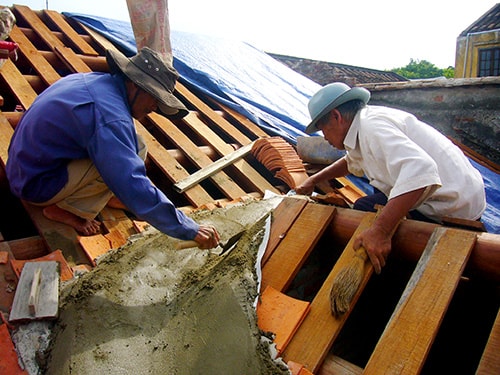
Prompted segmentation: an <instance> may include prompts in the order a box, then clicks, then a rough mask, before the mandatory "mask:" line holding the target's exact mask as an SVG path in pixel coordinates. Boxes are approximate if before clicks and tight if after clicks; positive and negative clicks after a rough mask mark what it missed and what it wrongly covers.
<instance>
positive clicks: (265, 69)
mask: <svg viewBox="0 0 500 375" xmlns="http://www.w3.org/2000/svg"><path fill="white" fill-rule="evenodd" d="M63 14H64V15H66V16H67V17H70V18H74V19H75V20H77V21H79V22H81V23H82V24H84V25H86V26H88V27H90V28H91V29H93V30H95V31H97V32H99V33H101V34H102V35H104V36H105V37H107V38H108V39H109V40H110V41H111V42H113V43H114V44H115V45H116V46H117V48H119V49H120V50H121V51H122V52H123V53H124V54H125V55H127V56H131V55H133V54H135V53H136V51H137V49H136V45H135V40H134V34H133V31H132V27H131V25H130V23H129V22H125V21H117V20H113V19H108V18H103V17H96V16H89V15H82V14H76V13H63ZM171 42H172V48H173V54H174V66H175V68H176V69H177V70H178V71H179V73H180V75H181V78H180V81H181V82H182V83H184V84H186V85H187V86H188V87H189V88H190V89H191V90H193V91H195V92H196V91H198V92H200V93H203V94H206V95H208V96H210V97H212V98H214V99H216V100H217V101H219V102H221V103H224V104H225V105H227V106H229V107H231V108H233V109H235V110H236V111H238V112H239V113H241V114H243V115H245V116H246V117H248V118H249V119H251V120H252V121H253V122H255V123H256V124H258V125H259V126H261V127H262V128H263V129H265V130H266V131H268V132H269V133H270V134H275V135H280V136H282V137H283V138H285V139H287V140H289V141H290V142H292V143H294V144H295V143H296V138H297V137H298V136H305V135H306V134H304V129H305V126H306V125H307V123H308V122H309V114H308V112H307V102H308V101H309V98H310V97H311V96H312V95H313V94H314V93H315V92H316V91H317V90H318V89H319V87H320V86H319V85H318V84H316V83H315V82H312V81H311V80H309V79H308V78H306V77H304V76H302V75H300V74H298V73H296V72H294V71H293V70H291V69H289V68H288V67H286V66H285V65H283V64H281V63H280V62H278V61H276V60H275V59H273V58H272V57H270V56H269V55H267V54H266V53H264V52H262V51H260V50H258V49H256V48H254V47H252V46H250V45H248V44H246V43H242V42H236V41H231V40H226V39H220V38H214V37H209V36H205V35H199V34H190V33H184V32H178V31H173V30H172V31H171ZM472 163H473V164H474V166H475V167H476V168H477V169H478V170H479V171H480V172H481V174H482V176H483V178H484V181H485V187H486V200H487V204H488V206H487V209H486V212H485V213H484V214H483V217H482V221H483V222H484V224H485V227H486V229H487V230H488V232H490V233H497V234H500V175H498V174H496V173H494V172H492V171H491V170H489V169H487V168H485V167H483V166H482V165H480V164H477V163H475V162H472ZM350 178H351V180H352V181H353V182H354V183H356V185H358V186H359V187H360V188H361V189H362V190H364V191H365V192H369V191H370V190H371V187H370V186H369V185H368V184H366V182H365V181H363V180H362V179H359V178H355V177H352V176H350Z"/></svg>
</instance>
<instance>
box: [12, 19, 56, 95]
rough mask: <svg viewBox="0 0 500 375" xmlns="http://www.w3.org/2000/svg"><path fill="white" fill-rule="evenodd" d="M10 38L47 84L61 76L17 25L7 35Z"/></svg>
mask: <svg viewBox="0 0 500 375" xmlns="http://www.w3.org/2000/svg"><path fill="white" fill-rule="evenodd" d="M9 37H10V39H11V40H12V41H14V42H16V43H17V44H19V50H20V51H21V53H22V54H23V55H24V56H25V57H26V59H27V60H28V61H29V62H30V64H31V66H32V68H33V69H35V70H36V72H37V73H38V74H39V75H40V77H41V78H42V80H43V81H44V82H45V83H46V84H47V85H48V86H50V85H52V84H53V83H54V82H56V81H57V80H58V79H59V78H61V76H60V75H59V73H57V72H56V70H55V69H54V68H53V67H52V65H50V63H49V62H48V61H47V60H46V59H45V57H44V56H43V55H42V54H41V53H40V52H39V51H38V50H37V48H36V47H35V46H34V45H33V43H31V41H30V40H29V39H28V38H27V37H26V35H24V33H23V32H22V31H21V29H19V27H17V26H14V27H13V29H12V32H11V33H10V35H9Z"/></svg>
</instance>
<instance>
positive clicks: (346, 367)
mask: <svg viewBox="0 0 500 375" xmlns="http://www.w3.org/2000/svg"><path fill="white" fill-rule="evenodd" d="M362 373H363V369H362V368H361V367H359V366H356V365H354V364H352V363H350V362H348V361H346V360H345V359H342V358H340V357H338V356H336V355H333V354H329V355H328V356H327V357H326V359H325V361H324V362H323V365H322V366H321V369H320V370H319V372H318V373H317V375H339V374H342V375H361V374H362Z"/></svg>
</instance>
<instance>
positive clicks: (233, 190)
mask: <svg viewBox="0 0 500 375" xmlns="http://www.w3.org/2000/svg"><path fill="white" fill-rule="evenodd" d="M149 118H150V119H151V120H152V121H153V123H154V124H155V125H156V126H157V128H158V129H159V130H161V132H162V134H163V135H165V136H166V137H167V138H168V139H170V140H171V141H172V142H173V143H174V144H175V145H176V146H177V147H178V149H179V150H181V151H182V152H183V153H184V154H185V155H186V156H187V158H188V159H189V160H190V161H191V162H193V163H194V165H195V166H197V167H199V168H202V169H201V170H204V169H206V168H210V170H211V171H213V173H212V174H210V175H209V176H210V177H211V180H212V181H213V182H214V183H215V185H216V186H217V187H218V188H219V190H220V191H222V192H223V193H224V195H225V196H226V197H227V198H229V199H231V200H235V199H238V198H240V197H242V196H244V195H246V193H245V191H244V190H243V189H242V188H240V187H239V186H238V184H236V183H235V182H234V181H233V180H232V179H231V178H230V177H229V176H228V175H227V174H226V173H225V172H222V168H217V167H218V163H217V162H213V161H212V159H210V158H209V157H208V156H207V155H206V154H205V153H204V152H203V151H201V150H200V148H199V147H198V146H197V145H196V144H195V143H194V142H193V141H191V140H190V139H189V137H188V136H186V135H185V134H184V133H183V132H181V131H180V129H179V128H178V127H177V126H175V125H174V124H173V123H172V122H171V121H169V120H168V119H166V118H164V117H162V116H160V115H157V114H151V115H150V116H149ZM250 147H251V146H250ZM240 152H241V151H240ZM248 152H250V150H248ZM219 160H221V159H219ZM201 170H199V171H198V172H197V173H199V172H200V171H201ZM209 176H207V177H209ZM194 179H195V177H193V175H190V176H188V177H186V178H184V179H182V180H180V181H178V182H176V183H175V184H174V189H175V190H176V191H177V192H178V193H183V192H185V191H186V190H188V189H190V188H191V187H193V186H194V185H197V184H199V182H201V180H198V181H197V182H196V181H195V182H194V183H190V182H192V181H193V180H194Z"/></svg>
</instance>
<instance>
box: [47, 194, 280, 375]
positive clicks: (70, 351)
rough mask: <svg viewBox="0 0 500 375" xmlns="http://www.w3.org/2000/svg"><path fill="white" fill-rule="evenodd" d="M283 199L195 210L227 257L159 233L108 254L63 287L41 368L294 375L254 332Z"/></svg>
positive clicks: (72, 371)
mask: <svg viewBox="0 0 500 375" xmlns="http://www.w3.org/2000/svg"><path fill="white" fill-rule="evenodd" d="M278 203H279V201H277V200H276V199H270V200H263V201H254V202H250V203H247V204H243V205H238V206H233V207H230V208H226V209H218V210H214V211H210V212H202V213H199V214H197V216H196V217H195V219H196V220H197V221H198V222H207V223H208V222H210V223H213V224H215V225H216V227H217V228H218V229H219V232H220V233H221V237H222V240H226V239H227V238H229V237H230V236H231V235H233V234H235V233H236V232H238V231H240V230H241V229H243V228H246V229H247V231H246V232H245V234H244V235H243V237H242V238H241V239H240V241H239V242H238V243H237V245H236V247H235V248H234V249H233V250H232V251H231V252H230V253H228V254H227V255H223V256H219V255H217V254H216V253H213V252H210V251H207V250H199V249H186V250H175V242H176V241H177V240H175V239H172V238H170V237H168V236H165V235H163V234H161V233H159V232H157V231H155V230H152V231H149V233H148V234H146V235H142V236H140V237H136V238H135V239H133V240H132V241H130V243H129V244H127V245H126V246H124V247H122V248H120V249H118V250H113V251H112V252H110V253H108V254H107V255H106V256H105V257H104V258H103V259H102V260H100V262H99V264H98V266H97V267H96V268H95V269H94V270H93V271H91V272H89V273H87V274H85V275H83V276H82V277H80V278H78V279H76V280H75V281H74V282H71V283H69V284H67V285H65V286H64V287H63V288H62V291H61V308H60V316H59V319H58V320H57V322H56V324H55V326H54V327H53V329H52V337H51V341H50V347H49V350H48V351H47V353H46V355H45V364H44V366H42V367H45V369H44V370H43V371H42V372H43V373H47V374H57V375H61V374H79V375H80V374H120V375H123V374H134V375H138V374H169V375H170V374H207V375H208V374H217V375H220V374H247V375H251V374H288V373H289V370H288V369H287V368H286V366H284V365H283V363H282V362H281V361H280V360H279V359H278V360H273V359H272V358H271V355H270V353H269V345H268V344H265V343H263V342H262V332H260V331H259V329H258V327H257V318H256V313H255V307H254V306H253V304H254V301H255V298H256V297H257V296H258V290H257V285H258V282H257V277H256V272H255V262H256V253H257V249H258V247H259V245H260V244H261V243H262V238H263V236H264V232H265V231H264V229H263V228H264V219H265V218H266V217H267V216H268V214H269V213H270V212H271V211H272V209H273V208H274V207H275V206H276V205H277V204H278Z"/></svg>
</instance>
